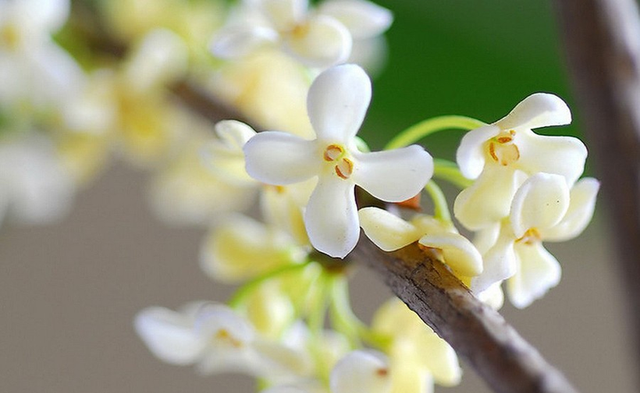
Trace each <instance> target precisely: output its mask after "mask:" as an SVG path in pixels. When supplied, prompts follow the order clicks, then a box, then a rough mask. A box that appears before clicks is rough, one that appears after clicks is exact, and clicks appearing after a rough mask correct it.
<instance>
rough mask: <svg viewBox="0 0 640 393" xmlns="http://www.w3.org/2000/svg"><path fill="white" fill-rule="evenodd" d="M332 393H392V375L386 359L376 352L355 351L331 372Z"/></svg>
mask: <svg viewBox="0 0 640 393" xmlns="http://www.w3.org/2000/svg"><path fill="white" fill-rule="evenodd" d="M330 386H331V393H353V392H363V393H364V392H366V393H390V392H391V375H390V373H389V368H388V366H387V359H386V357H385V356H384V355H383V354H381V353H379V352H374V351H364V350H359V351H353V352H351V353H349V354H348V355H347V356H345V357H343V358H342V359H341V360H340V361H339V362H338V363H337V364H336V365H335V367H334V368H333V370H332V371H331V377H330Z"/></svg>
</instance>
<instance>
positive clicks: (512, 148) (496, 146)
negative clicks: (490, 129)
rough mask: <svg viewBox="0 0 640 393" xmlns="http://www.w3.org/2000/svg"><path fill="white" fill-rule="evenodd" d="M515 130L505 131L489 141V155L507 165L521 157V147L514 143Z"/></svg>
mask: <svg viewBox="0 0 640 393" xmlns="http://www.w3.org/2000/svg"><path fill="white" fill-rule="evenodd" d="M515 134H516V132H515V131H514V130H510V131H509V132H508V133H507V132H503V133H501V134H499V135H498V136H496V137H495V138H493V139H491V140H490V141H489V155H490V156H491V158H492V159H493V160H494V161H495V162H497V163H499V164H500V165H502V166H507V165H509V164H512V163H514V162H516V161H518V160H519V159H520V149H518V146H517V145H516V144H515V143H513V136H514V135H515Z"/></svg>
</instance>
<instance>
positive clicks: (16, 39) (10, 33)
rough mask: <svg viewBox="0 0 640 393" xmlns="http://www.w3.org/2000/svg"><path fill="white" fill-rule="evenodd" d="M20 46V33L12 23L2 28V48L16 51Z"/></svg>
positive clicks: (0, 41) (0, 44)
mask: <svg viewBox="0 0 640 393" xmlns="http://www.w3.org/2000/svg"><path fill="white" fill-rule="evenodd" d="M19 45H20V33H19V32H18V29H17V28H16V27H15V26H14V25H13V24H11V23H9V24H6V25H4V26H1V27H0V47H5V48H8V49H9V50H15V49H17V48H18V46H19Z"/></svg>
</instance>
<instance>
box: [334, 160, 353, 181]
mask: <svg viewBox="0 0 640 393" xmlns="http://www.w3.org/2000/svg"><path fill="white" fill-rule="evenodd" d="M335 169H336V174H337V175H338V177H340V178H342V179H345V180H346V179H348V178H349V177H350V176H351V174H352V173H353V161H351V160H350V159H348V158H343V159H342V160H340V161H339V162H338V164H337V165H336V167H335Z"/></svg>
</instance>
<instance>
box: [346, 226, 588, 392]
mask: <svg viewBox="0 0 640 393" xmlns="http://www.w3.org/2000/svg"><path fill="white" fill-rule="evenodd" d="M351 257H352V258H354V259H356V260H359V261H361V262H363V263H365V264H367V265H368V266H369V267H371V268H373V269H374V270H375V271H377V272H378V273H379V274H380V276H381V277H382V278H383V279H384V281H385V282H386V283H387V285H389V287H390V288H391V289H392V290H393V292H394V293H395V294H396V295H397V296H398V297H399V298H400V299H402V300H403V301H404V302H405V303H406V304H407V305H408V306H409V308H411V309H412V310H413V311H415V312H416V313H417V314H418V315H419V316H420V318H422V320H423V321H424V322H425V323H427V324H428V325H429V326H431V327H432V328H433V330H434V331H435V332H436V333H438V335H440V336H441V337H442V338H443V339H445V340H446V341H447V342H448V343H449V344H450V345H451V346H452V347H453V348H454V349H455V350H456V352H457V353H458V355H459V356H460V357H461V358H462V359H463V360H464V361H466V362H468V363H469V364H470V365H471V366H472V367H473V368H474V369H475V370H476V372H477V373H478V374H479V375H480V376H481V377H482V378H484V380H485V382H487V384H489V385H490V386H491V387H492V388H493V390H494V391H496V392H504V393H525V392H526V393H534V392H536V393H543V392H544V393H551V392H554V393H560V392H562V393H568V392H577V390H576V389H575V388H574V387H573V386H571V384H570V383H569V382H568V381H567V380H566V379H565V377H564V376H563V375H562V374H561V373H560V372H559V371H558V370H556V369H555V368H553V367H552V366H551V365H550V364H549V363H547V362H546V361H545V360H544V359H543V358H542V356H541V355H540V354H539V353H538V351H537V350H536V349H535V348H533V347H532V346H531V345H530V344H529V343H527V342H526V341H525V340H524V339H523V338H522V337H521V336H520V335H519V334H518V333H517V332H516V331H515V329H513V328H512V327H511V326H510V325H509V324H507V322H506V321H505V320H504V318H503V317H502V316H501V315H500V314H499V313H498V312H497V311H495V310H493V309H491V308H489V307H488V306H486V305H484V304H483V303H482V302H480V301H479V300H477V299H476V298H475V297H474V296H473V295H472V294H471V292H470V291H469V290H468V289H467V288H466V287H465V286H464V285H463V284H462V283H461V282H460V281H459V280H458V279H457V278H456V277H455V276H454V275H453V274H452V273H451V272H450V271H449V270H448V269H447V268H446V267H445V266H444V265H443V264H442V263H440V262H439V261H437V260H433V259H431V258H429V257H428V256H427V254H425V253H424V252H423V251H421V250H420V249H419V248H418V246H417V245H416V244H412V245H410V246H407V247H405V248H403V249H401V250H398V251H395V252H391V253H387V252H384V251H382V250H380V249H378V248H377V247H376V246H375V245H373V244H372V243H371V242H370V241H369V240H367V239H366V238H364V237H363V238H362V239H361V240H360V242H359V243H358V246H357V247H356V249H355V250H354V251H353V253H352V254H351Z"/></svg>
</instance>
